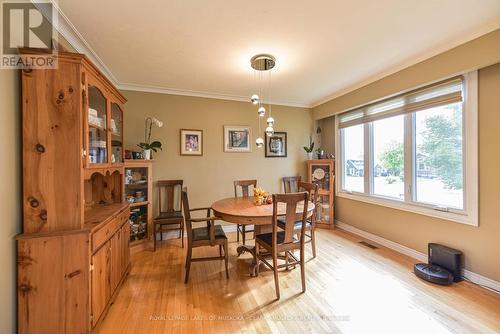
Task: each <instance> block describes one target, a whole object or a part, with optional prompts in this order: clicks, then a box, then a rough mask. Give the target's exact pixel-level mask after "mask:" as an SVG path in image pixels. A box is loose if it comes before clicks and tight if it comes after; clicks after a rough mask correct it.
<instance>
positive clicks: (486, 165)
mask: <svg viewBox="0 0 500 334" xmlns="http://www.w3.org/2000/svg"><path fill="white" fill-rule="evenodd" d="M494 60H496V62H497V63H499V62H500V30H497V31H495V32H494V33H491V34H488V35H485V36H483V37H481V38H479V39H477V40H474V41H472V42H469V43H466V44H464V45H462V46H460V47H458V48H457V49H454V50H451V51H448V52H445V53H444V54H442V55H439V56H436V57H434V58H431V59H430V60H427V61H424V62H422V63H420V64H417V65H415V66H412V67H410V68H407V69H405V70H403V71H401V72H398V73H396V74H393V75H391V76H388V77H386V78H383V79H381V80H379V81H377V82H375V83H373V84H371V85H368V86H365V87H363V88H361V89H358V90H356V91H353V92H351V93H349V94H347V95H345V96H342V97H339V98H338V99H335V100H332V101H329V102H327V103H325V104H324V105H321V106H319V107H318V108H314V109H313V114H314V117H315V118H318V117H322V116H326V115H331V114H333V113H335V112H338V111H341V110H345V109H348V108H351V107H354V106H356V105H360V104H363V103H366V102H369V101H371V100H376V99H379V98H382V97H383V96H385V95H389V94H394V93H396V92H398V91H401V90H405V89H408V88H411V87H412V85H413V87H414V86H418V85H422V84H424V83H425V82H430V81H433V80H436V79H439V76H441V77H446V76H450V75H452V74H454V73H457V72H461V71H466V70H469V69H472V68H481V67H483V68H482V69H481V70H480V71H479V227H472V226H468V225H464V224H460V223H454V222H449V221H444V220H440V219H436V218H431V217H427V216H423V215H418V214H413V213H409V212H405V211H400V210H395V209H390V208H386V207H382V206H378V205H372V204H366V203H362V202H358V201H354V200H349V199H344V198H337V199H336V219H338V220H340V221H342V222H343V223H346V224H350V225H352V226H355V227H357V228H359V229H362V230H364V231H368V232H370V233H373V234H376V235H379V236H381V237H383V238H386V239H389V240H392V241H395V242H397V243H400V244H402V245H405V246H407V247H410V248H412V249H416V250H418V251H420V252H424V253H426V251H427V243H429V242H439V243H443V244H445V245H449V246H451V247H455V248H458V249H461V250H462V251H463V252H464V254H465V256H464V258H465V267H466V268H467V269H468V270H471V271H473V272H475V273H478V274H481V275H483V276H486V277H489V278H491V279H494V280H496V281H500V262H499V260H498V255H500V220H499V217H500V206H499V205H498V202H499V198H500V197H499V192H498V189H500V175H499V173H498V165H499V163H500V155H499V150H498V143H499V142H500V131H499V129H500V109H499V108H500V64H496V65H492V66H488V67H484V65H490V64H491V62H493V61H494Z"/></svg>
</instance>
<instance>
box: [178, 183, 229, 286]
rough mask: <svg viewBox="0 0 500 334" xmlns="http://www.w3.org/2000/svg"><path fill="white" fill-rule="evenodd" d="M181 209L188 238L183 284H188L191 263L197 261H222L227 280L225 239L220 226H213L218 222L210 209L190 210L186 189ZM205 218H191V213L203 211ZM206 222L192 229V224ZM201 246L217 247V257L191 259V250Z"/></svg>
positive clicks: (183, 193)
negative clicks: (204, 224)
mask: <svg viewBox="0 0 500 334" xmlns="http://www.w3.org/2000/svg"><path fill="white" fill-rule="evenodd" d="M182 207H183V209H184V219H185V220H186V232H187V237H188V244H187V254H186V277H185V278H184V283H187V282H188V279H189V270H190V269H191V262H198V261H212V260H224V263H225V266H226V278H229V271H228V269H227V266H228V257H227V237H226V234H225V233H224V230H223V229H222V226H220V225H215V221H216V220H220V219H219V218H217V217H214V216H213V215H212V214H211V213H212V212H211V211H212V209H211V208H197V209H191V208H190V207H189V200H188V194H187V189H186V188H184V189H183V190H182ZM205 210H206V212H207V216H206V217H204V218H192V217H191V212H193V211H205ZM199 222H206V226H203V227H197V228H193V223H199ZM202 246H211V247H214V246H219V256H211V257H196V258H193V257H192V255H193V248H196V247H202ZM222 249H224V255H222Z"/></svg>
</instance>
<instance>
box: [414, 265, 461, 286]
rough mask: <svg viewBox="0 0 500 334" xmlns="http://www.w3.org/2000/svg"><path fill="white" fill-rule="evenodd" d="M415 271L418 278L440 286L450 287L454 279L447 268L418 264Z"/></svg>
mask: <svg viewBox="0 0 500 334" xmlns="http://www.w3.org/2000/svg"><path fill="white" fill-rule="evenodd" d="M413 271H414V272H415V275H417V276H418V277H420V278H422V279H424V280H426V281H429V282H432V283H436V284H440V285H450V284H451V283H453V279H454V277H453V274H452V273H451V272H449V271H448V270H446V269H445V268H443V267H440V266H437V265H432V264H427V263H417V264H416V265H415V266H414V268H413Z"/></svg>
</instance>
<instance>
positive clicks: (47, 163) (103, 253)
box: [16, 49, 130, 334]
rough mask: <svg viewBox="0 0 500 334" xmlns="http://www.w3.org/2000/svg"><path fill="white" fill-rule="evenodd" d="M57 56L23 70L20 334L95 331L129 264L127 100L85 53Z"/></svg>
mask: <svg viewBox="0 0 500 334" xmlns="http://www.w3.org/2000/svg"><path fill="white" fill-rule="evenodd" d="M22 52H23V53H25V54H28V53H36V52H38V51H37V50H34V49H33V50H30V49H23V50H22ZM57 58H58V67H57V69H29V68H26V69H23V70H22V71H21V82H22V119H23V227H24V228H23V230H24V233H23V234H21V235H19V236H17V237H16V239H17V252H18V253H17V254H18V261H17V263H18V279H17V280H18V300H19V303H18V319H19V321H18V323H19V332H20V333H30V334H31V333H90V332H92V331H93V330H95V329H96V326H98V324H99V322H100V321H101V320H102V318H103V317H104V315H105V313H106V309H107V308H108V307H109V305H110V303H111V301H112V299H113V298H114V296H115V295H116V293H117V292H118V289H119V286H120V285H121V283H122V282H123V280H124V279H125V277H126V274H127V273H128V270H129V268H130V249H129V235H130V226H129V215H130V208H129V204H128V203H126V202H125V201H124V159H123V158H124V155H123V112H124V108H123V105H124V103H125V102H126V99H125V98H124V97H123V95H122V94H121V93H120V92H119V91H118V90H117V89H116V88H115V87H114V86H113V84H112V83H111V82H110V81H109V80H107V79H106V77H105V76H104V75H102V73H100V72H99V70H98V69H97V68H96V67H95V66H94V65H93V64H92V63H91V62H90V61H89V60H88V59H87V58H86V57H85V56H84V55H81V54H75V53H67V52H60V53H58V55H57Z"/></svg>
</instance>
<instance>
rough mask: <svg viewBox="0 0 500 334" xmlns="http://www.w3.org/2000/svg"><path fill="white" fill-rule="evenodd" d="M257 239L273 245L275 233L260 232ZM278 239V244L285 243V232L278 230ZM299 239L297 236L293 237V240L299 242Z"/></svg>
mask: <svg viewBox="0 0 500 334" xmlns="http://www.w3.org/2000/svg"><path fill="white" fill-rule="evenodd" d="M255 239H256V240H259V241H262V242H264V243H266V244H267V245H269V246H272V244H273V234H272V233H263V234H258V235H257V236H256V237H255ZM276 239H277V242H276V243H277V244H278V245H279V244H283V243H284V242H285V232H284V231H283V232H277V233H276ZM298 241H299V239H297V238H296V237H295V236H293V238H292V242H298Z"/></svg>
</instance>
